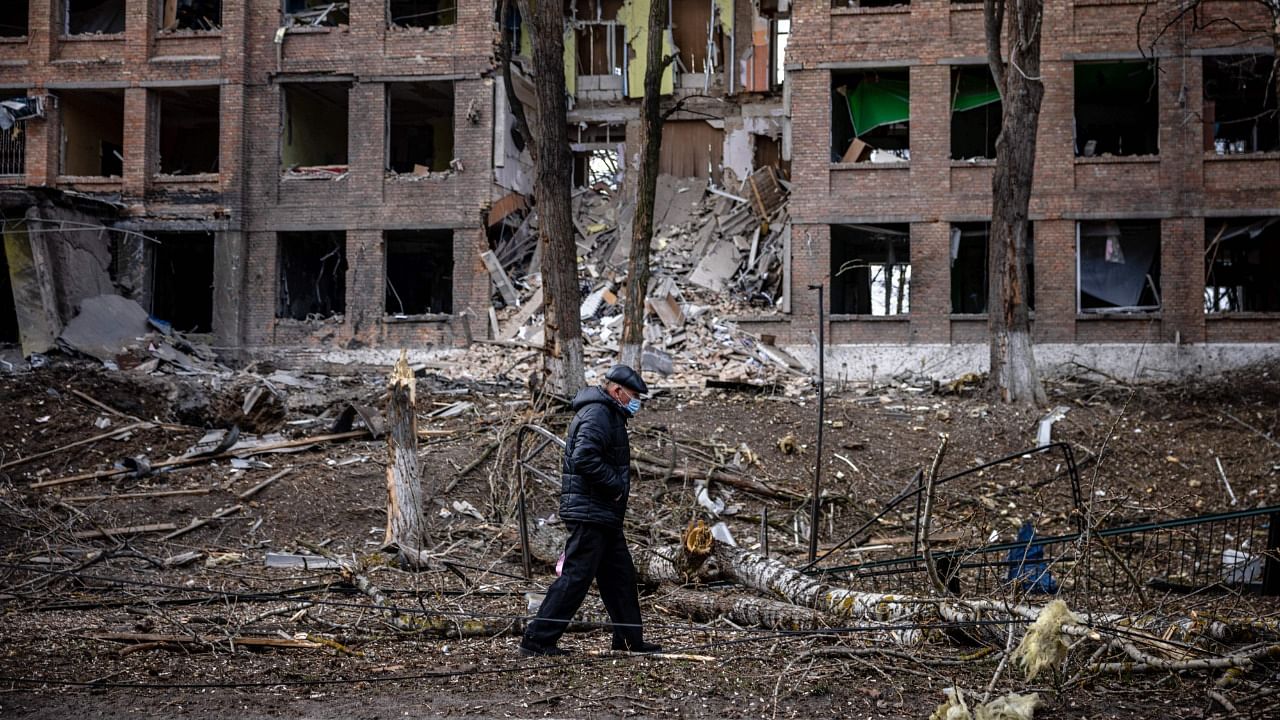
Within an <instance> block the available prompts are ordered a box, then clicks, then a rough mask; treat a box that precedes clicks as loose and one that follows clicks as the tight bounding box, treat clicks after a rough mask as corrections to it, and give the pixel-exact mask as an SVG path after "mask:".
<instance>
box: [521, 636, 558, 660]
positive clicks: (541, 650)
mask: <svg viewBox="0 0 1280 720" xmlns="http://www.w3.org/2000/svg"><path fill="white" fill-rule="evenodd" d="M520 654H521V655H523V656H525V657H558V656H560V655H568V654H569V651H568V650H565V649H564V648H561V647H556V646H554V645H552V646H551V647H543V646H541V645H535V644H533V643H531V642H528V641H527V640H526V641H525V642H522V643H520Z"/></svg>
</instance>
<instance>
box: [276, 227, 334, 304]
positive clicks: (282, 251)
mask: <svg viewBox="0 0 1280 720" xmlns="http://www.w3.org/2000/svg"><path fill="white" fill-rule="evenodd" d="M276 238H277V240H278V242H279V255H278V257H277V260H276V263H277V265H278V266H279V268H280V276H279V282H280V286H279V293H278V296H277V299H278V302H277V304H276V317H278V318H290V319H293V320H309V319H313V318H321V319H323V318H327V317H333V316H334V315H341V314H342V313H344V312H346V308H347V234H346V233H345V232H343V231H341V230H318V231H310V232H280V233H276Z"/></svg>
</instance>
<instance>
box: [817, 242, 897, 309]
mask: <svg viewBox="0 0 1280 720" xmlns="http://www.w3.org/2000/svg"><path fill="white" fill-rule="evenodd" d="M910 303H911V239H910V226H909V225H907V224H905V223H898V224H891V225H832V226H831V314H833V315H905V314H906V313H908V312H910Z"/></svg>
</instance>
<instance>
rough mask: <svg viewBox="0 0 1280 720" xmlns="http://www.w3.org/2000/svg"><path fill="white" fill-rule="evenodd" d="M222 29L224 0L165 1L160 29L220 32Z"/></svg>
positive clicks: (168, 30) (167, 30)
mask: <svg viewBox="0 0 1280 720" xmlns="http://www.w3.org/2000/svg"><path fill="white" fill-rule="evenodd" d="M221 27H222V0H164V10H163V14H162V15H161V17H160V29H161V30H163V31H166V32H172V31H174V30H218V29H219V28H221Z"/></svg>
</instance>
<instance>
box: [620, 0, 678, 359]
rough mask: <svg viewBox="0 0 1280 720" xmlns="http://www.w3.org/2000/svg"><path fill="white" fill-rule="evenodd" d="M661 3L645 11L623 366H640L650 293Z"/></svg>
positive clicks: (663, 65)
mask: <svg viewBox="0 0 1280 720" xmlns="http://www.w3.org/2000/svg"><path fill="white" fill-rule="evenodd" d="M667 10H668V6H667V3H665V2H655V3H653V4H651V5H650V6H649V45H648V48H647V50H646V53H645V55H646V62H647V63H648V64H647V65H646V66H645V71H644V100H643V101H641V104H640V142H641V143H642V145H641V160H640V177H639V178H638V180H637V182H636V195H635V197H636V212H635V217H634V219H633V220H632V224H631V257H630V259H629V262H628V264H627V301H626V306H625V308H624V313H623V325H622V362H623V364H626V365H630V366H631V367H634V368H637V369H638V368H639V367H640V364H641V354H642V352H643V349H644V301H645V296H646V294H647V291H648V288H649V248H650V241H651V240H652V238H653V201H654V196H655V195H656V194H657V187H658V159H659V157H660V154H661V148H662V121H663V118H662V113H661V112H660V108H659V104H660V103H661V101H662V73H663V71H664V70H665V69H666V67H667V63H665V62H663V57H662V36H663V31H664V30H665V28H666V27H667Z"/></svg>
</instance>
